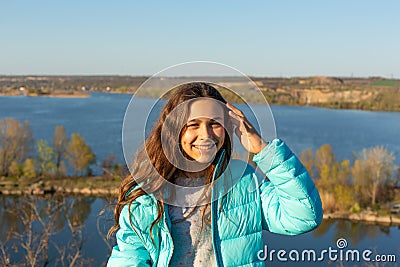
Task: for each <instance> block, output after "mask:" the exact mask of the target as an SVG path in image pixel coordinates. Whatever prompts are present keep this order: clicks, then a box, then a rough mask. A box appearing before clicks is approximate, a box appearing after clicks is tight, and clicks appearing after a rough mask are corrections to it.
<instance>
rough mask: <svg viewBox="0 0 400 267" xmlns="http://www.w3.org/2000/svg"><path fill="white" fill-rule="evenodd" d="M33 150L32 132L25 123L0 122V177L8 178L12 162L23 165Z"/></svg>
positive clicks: (12, 120)
mask: <svg viewBox="0 0 400 267" xmlns="http://www.w3.org/2000/svg"><path fill="white" fill-rule="evenodd" d="M32 148H33V136H32V130H31V127H30V125H29V123H28V122H27V121H25V122H24V123H23V124H22V125H21V124H20V122H19V121H18V120H15V119H12V118H5V119H4V120H0V176H1V175H3V176H8V174H9V168H10V165H11V164H12V162H13V161H15V162H17V163H18V164H21V163H23V161H24V160H25V158H26V157H27V156H29V153H30V152H32Z"/></svg>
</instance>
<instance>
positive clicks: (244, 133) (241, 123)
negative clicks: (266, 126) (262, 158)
mask: <svg viewBox="0 0 400 267" xmlns="http://www.w3.org/2000/svg"><path fill="white" fill-rule="evenodd" d="M226 106H227V107H228V108H229V109H230V110H229V116H230V117H231V121H232V123H233V125H235V126H236V127H235V134H236V135H237V137H238V138H239V140H240V142H241V143H242V145H243V147H244V148H245V149H246V150H247V151H249V152H250V153H254V154H257V153H259V152H260V151H261V150H262V149H263V148H264V147H265V146H266V145H267V142H265V141H264V140H263V139H262V138H261V136H260V135H259V134H258V133H257V130H256V129H255V128H254V127H253V125H251V123H250V122H249V121H248V120H247V119H246V117H245V116H244V114H243V112H242V111H241V110H239V109H237V108H236V107H234V106H233V105H231V104H229V103H226Z"/></svg>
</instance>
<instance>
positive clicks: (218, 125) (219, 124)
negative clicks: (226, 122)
mask: <svg viewBox="0 0 400 267" xmlns="http://www.w3.org/2000/svg"><path fill="white" fill-rule="evenodd" d="M210 124H211V126H212V127H220V126H221V123H219V122H212V123H210Z"/></svg>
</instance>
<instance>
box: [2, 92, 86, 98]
mask: <svg viewBox="0 0 400 267" xmlns="http://www.w3.org/2000/svg"><path fill="white" fill-rule="evenodd" d="M0 96H27V97H48V98H88V97H90V93H78V92H74V93H72V94H70V93H49V94H36V93H32V94H26V93H0Z"/></svg>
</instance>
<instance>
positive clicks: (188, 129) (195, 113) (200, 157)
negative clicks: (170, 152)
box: [180, 99, 225, 163]
mask: <svg viewBox="0 0 400 267" xmlns="http://www.w3.org/2000/svg"><path fill="white" fill-rule="evenodd" d="M224 140H225V129H224V110H223V107H222V106H221V104H220V103H219V102H218V101H217V100H214V99H209V100H208V99H200V100H195V101H193V102H192V103H191V104H190V108H189V117H188V121H187V123H186V125H185V127H184V130H183V133H182V134H181V140H180V141H181V147H182V149H183V151H184V152H185V153H186V155H187V156H188V157H189V158H190V159H193V160H195V161H197V162H199V163H210V162H212V161H213V159H214V157H215V155H216V154H217V152H218V151H219V149H220V148H221V147H222V145H223V143H224Z"/></svg>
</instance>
